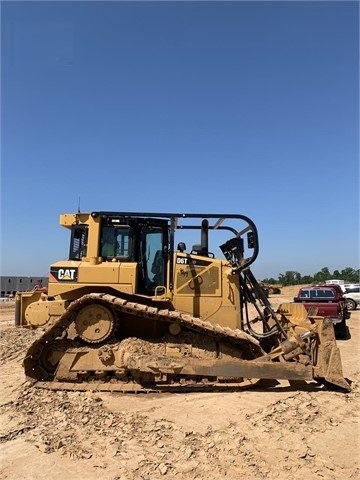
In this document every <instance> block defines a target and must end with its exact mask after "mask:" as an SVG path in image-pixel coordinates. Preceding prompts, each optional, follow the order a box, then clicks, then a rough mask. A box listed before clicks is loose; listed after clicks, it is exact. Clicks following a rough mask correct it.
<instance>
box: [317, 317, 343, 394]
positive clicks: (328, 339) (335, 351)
mask: <svg viewBox="0 0 360 480" xmlns="http://www.w3.org/2000/svg"><path fill="white" fill-rule="evenodd" d="M318 334H319V349H318V358H317V364H316V366H315V374H316V376H318V377H322V378H324V380H325V381H326V382H328V383H331V384H333V385H336V386H337V387H340V388H342V389H344V390H347V391H350V390H351V387H350V384H349V383H348V382H347V380H345V378H344V376H343V370H342V364H341V356H340V350H339V348H338V346H337V345H336V340H335V333H334V326H333V323H332V321H331V319H328V318H324V320H323V321H321V322H320V323H319V327H318Z"/></svg>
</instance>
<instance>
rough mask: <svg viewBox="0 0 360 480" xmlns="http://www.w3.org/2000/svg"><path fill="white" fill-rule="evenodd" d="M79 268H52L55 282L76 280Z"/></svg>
mask: <svg viewBox="0 0 360 480" xmlns="http://www.w3.org/2000/svg"><path fill="white" fill-rule="evenodd" d="M77 270H78V269H77V268H61V267H60V268H59V267H53V268H51V269H50V275H51V277H52V278H53V281H55V282H76V281H77Z"/></svg>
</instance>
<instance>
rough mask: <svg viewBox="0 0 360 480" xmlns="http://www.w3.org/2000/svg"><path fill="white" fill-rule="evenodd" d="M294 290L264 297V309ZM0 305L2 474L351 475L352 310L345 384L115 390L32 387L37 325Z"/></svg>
mask: <svg viewBox="0 0 360 480" xmlns="http://www.w3.org/2000/svg"><path fill="white" fill-rule="evenodd" d="M296 291H297V288H295V289H294V288H291V287H287V288H283V289H282V294H281V295H272V296H270V300H271V302H272V304H273V306H274V307H276V306H277V305H278V304H279V303H281V302H283V301H289V300H290V301H291V300H292V297H293V295H294V293H295V292H296ZM0 308H1V310H0V332H1V338H0V372H1V395H0V411H1V425H0V439H1V442H0V455H1V468H0V477H1V478H2V479H8V480H21V479H37V480H45V479H49V478H52V479H55V480H77V479H83V478H86V479H89V480H92V479H94V480H95V479H96V480H97V479H98V478H101V479H102V480H149V479H162V478H168V479H175V478H176V479H183V480H205V479H206V480H208V479H210V480H212V479H214V480H215V479H225V478H229V479H249V478H254V479H270V480H273V479H274V480H275V479H276V480H284V479H288V480H296V479H302V480H303V479H308V480H314V479H322V480H330V479H331V480H348V479H359V478H360V465H359V464H360V461H359V460H360V458H359V451H360V448H359V447H360V428H359V412H360V409H359V378H360V375H359V370H360V362H359V357H360V353H359V337H360V310H357V311H354V312H352V314H351V318H350V320H349V321H348V325H349V327H350V332H351V338H350V339H349V340H338V345H339V347H340V350H341V356H342V362H343V370H344V376H345V377H346V378H347V379H349V380H350V381H351V385H352V391H351V392H350V393H342V392H339V391H331V390H328V389H326V388H324V387H321V386H318V385H317V384H314V383H308V384H306V383H304V384H301V386H300V387H299V385H298V386H295V385H290V383H289V382H287V381H282V382H278V383H276V382H272V384H270V383H268V385H265V386H264V385H262V386H257V387H255V388H253V389H251V390H244V391H242V392H230V393H191V394H190V393H188V394H185V393H183V394H150V395H149V394H148V395H146V394H138V395H134V394H127V395H125V394H118V393H96V392H65V391H60V392H53V391H46V390H40V389H35V388H32V387H31V385H30V384H29V383H28V382H27V381H26V379H25V377H24V374H23V370H22V366H21V363H22V359H23V356H24V354H25V352H26V349H27V347H28V345H30V343H31V342H32V341H33V339H34V338H35V336H36V335H38V334H39V332H35V331H28V330H25V329H18V328H15V327H14V326H13V325H14V310H13V307H10V306H9V304H6V305H5V304H4V305H2V306H1V307H0Z"/></svg>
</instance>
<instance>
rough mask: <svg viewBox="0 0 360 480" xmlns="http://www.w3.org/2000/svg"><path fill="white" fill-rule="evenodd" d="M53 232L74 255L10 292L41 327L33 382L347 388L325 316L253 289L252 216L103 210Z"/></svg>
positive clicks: (72, 386)
mask: <svg viewBox="0 0 360 480" xmlns="http://www.w3.org/2000/svg"><path fill="white" fill-rule="evenodd" d="M60 225H61V226H63V227H65V228H66V229H68V230H69V232H70V249H69V256H68V258H67V259H66V260H61V261H58V262H56V263H54V264H52V265H51V267H50V272H49V283H48V291H47V292H46V293H45V292H42V291H32V292H19V293H18V294H17V296H16V311H15V324H16V325H18V326H19V327H20V326H21V327H28V328H40V329H41V330H42V331H41V330H40V331H38V332H36V333H38V334H39V335H37V339H36V340H35V341H34V342H33V344H32V345H31V346H30V348H29V349H28V351H27V353H26V356H25V358H24V363H23V365H24V369H25V374H26V376H27V377H28V379H29V380H31V381H32V382H33V384H34V385H35V386H37V387H41V388H48V389H54V390H56V389H64V390H91V391H98V390H99V391H118V392H159V391H167V392H181V391H203V390H205V391H217V390H226V389H231V390H234V389H242V388H245V387H250V386H254V385H256V384H257V383H258V382H259V381H261V380H263V379H270V380H271V381H270V382H267V385H269V384H274V382H276V381H279V380H287V381H289V382H290V383H291V382H292V381H296V385H298V384H300V385H301V384H304V385H306V382H314V383H315V386H316V388H317V386H318V385H319V384H320V385H321V386H323V385H328V386H334V387H335V388H339V389H341V390H344V391H349V389H350V385H349V383H348V382H347V380H346V379H345V378H344V377H343V373H342V365H341V359H340V352H339V349H338V347H337V344H336V340H335V336H334V329H333V325H332V321H331V320H329V319H327V318H323V317H319V316H316V314H314V315H311V312H306V310H305V308H304V307H303V306H302V305H301V304H295V303H284V304H282V305H281V306H280V307H279V308H278V309H277V310H276V311H274V310H273V308H272V307H271V304H270V303H269V300H268V298H267V296H266V295H265V294H264V292H263V290H262V289H261V287H260V286H259V284H258V283H257V281H256V279H255V277H254V275H253V274H252V272H251V270H250V265H251V264H252V263H253V262H254V261H255V259H256V258H257V256H258V252H259V242H258V233H257V229H256V226H255V224H254V223H253V221H252V220H251V219H250V218H248V217H246V216H244V215H239V214H230V215H227V214H193V213H136V212H107V211H99V212H92V213H81V212H78V213H75V214H63V215H60ZM189 241H191V243H190V244H191V245H192V247H191V248H190V249H188V248H187V246H186V243H187V242H189ZM193 242H194V243H193ZM187 244H188V245H189V243H187ZM299 382H300V383H299ZM262 383H263V384H264V383H265V385H266V382H264V381H262Z"/></svg>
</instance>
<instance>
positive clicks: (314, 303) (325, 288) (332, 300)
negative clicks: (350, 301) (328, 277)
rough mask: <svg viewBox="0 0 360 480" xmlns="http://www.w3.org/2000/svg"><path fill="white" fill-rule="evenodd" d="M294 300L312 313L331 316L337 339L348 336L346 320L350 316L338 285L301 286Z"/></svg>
mask: <svg viewBox="0 0 360 480" xmlns="http://www.w3.org/2000/svg"><path fill="white" fill-rule="evenodd" d="M294 302H296V303H302V304H303V305H304V307H305V308H306V310H307V311H308V312H312V313H311V314H312V315H320V316H322V317H327V318H331V320H332V322H333V324H334V330H335V336H336V338H339V339H344V340H347V339H348V338H350V332H349V328H348V326H347V325H346V320H348V319H349V318H350V312H349V311H348V308H347V305H346V300H345V298H344V294H343V291H342V289H341V286H340V285H337V284H333V285H328V284H327V285H312V286H309V287H302V288H300V290H299V293H298V294H297V296H296V297H294Z"/></svg>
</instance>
